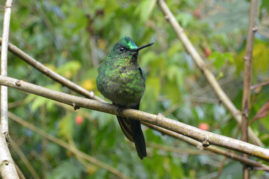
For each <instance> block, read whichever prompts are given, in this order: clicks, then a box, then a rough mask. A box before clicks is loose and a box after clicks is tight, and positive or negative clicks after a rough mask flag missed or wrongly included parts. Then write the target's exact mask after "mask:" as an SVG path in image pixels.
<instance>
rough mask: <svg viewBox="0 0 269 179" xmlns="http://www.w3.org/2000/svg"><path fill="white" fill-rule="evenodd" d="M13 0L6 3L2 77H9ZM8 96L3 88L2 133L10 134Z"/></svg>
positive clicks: (3, 87) (2, 87) (2, 47)
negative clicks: (8, 56)
mask: <svg viewBox="0 0 269 179" xmlns="http://www.w3.org/2000/svg"><path fill="white" fill-rule="evenodd" d="M11 6H12V0H7V1H6V6H5V14H4V22H3V34H2V37H3V44H2V46H1V75H2V76H7V55H8V39H9V25H10V16H11ZM7 103H8V95H7V87H5V86H1V128H2V132H3V133H4V134H5V133H8V118H7V111H8V109H7V108H8V107H7V106H8V105H7Z"/></svg>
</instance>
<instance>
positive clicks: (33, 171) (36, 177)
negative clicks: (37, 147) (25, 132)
mask: <svg viewBox="0 0 269 179" xmlns="http://www.w3.org/2000/svg"><path fill="white" fill-rule="evenodd" d="M7 140H8V142H9V143H10V145H11V147H12V149H13V150H14V152H15V153H16V154H17V155H18V156H19V157H20V159H21V160H22V162H23V163H24V164H25V166H26V168H27V169H28V170H29V171H30V173H31V175H32V177H33V178H34V179H39V178H40V177H39V176H38V174H37V172H36V171H35V169H34V168H33V166H32V165H31V163H30V162H29V160H28V159H27V157H26V156H25V155H24V153H23V152H22V151H21V150H20V148H19V146H18V145H17V144H16V142H15V141H13V139H12V138H11V137H10V136H8V137H7Z"/></svg>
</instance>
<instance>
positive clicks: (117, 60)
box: [96, 37, 153, 159]
mask: <svg viewBox="0 0 269 179" xmlns="http://www.w3.org/2000/svg"><path fill="white" fill-rule="evenodd" d="M152 44H153V43H150V44H147V45H144V46H141V47H137V46H136V44H135V43H134V41H132V39H131V38H130V37H123V38H121V39H120V41H119V42H117V43H116V44H115V45H114V46H113V49H112V50H111V51H110V53H109V55H108V56H107V57H106V58H105V60H104V61H103V63H102V64H101V65H100V66H99V68H98V76H97V79H96V83H97V88H98V90H99V91H100V92H101V93H102V94H103V95H104V96H105V97H106V98H108V99H110V100H111V101H112V103H113V104H114V105H117V106H119V107H120V108H132V109H139V104H140V100H141V98H142V96H143V94H144V90H145V76H144V74H143V71H142V69H141V68H140V67H139V65H138V62H137V57H138V53H139V51H140V50H141V49H143V48H145V47H148V46H151V45H152ZM117 118H118V121H119V124H120V127H121V129H122V131H123V133H124V134H125V136H126V137H127V138H128V139H129V140H130V141H132V142H134V144H135V147H136V151H137V153H138V156H139V157H140V158H141V159H143V157H146V156H147V152H146V144H145V139H144V135H143V132H142V130H141V124H140V121H137V120H134V119H129V118H123V117H120V116H117Z"/></svg>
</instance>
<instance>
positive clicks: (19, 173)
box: [15, 163, 25, 179]
mask: <svg viewBox="0 0 269 179" xmlns="http://www.w3.org/2000/svg"><path fill="white" fill-rule="evenodd" d="M15 167H16V171H17V173H18V175H19V178H20V179H25V176H24V175H23V173H22V171H21V169H20V168H19V166H18V165H17V164H16V163H15Z"/></svg>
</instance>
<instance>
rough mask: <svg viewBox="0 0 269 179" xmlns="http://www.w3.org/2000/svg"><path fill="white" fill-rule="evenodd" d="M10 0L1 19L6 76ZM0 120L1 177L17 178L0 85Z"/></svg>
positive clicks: (4, 90) (4, 89) (5, 97)
mask: <svg viewBox="0 0 269 179" xmlns="http://www.w3.org/2000/svg"><path fill="white" fill-rule="evenodd" d="M11 6H12V0H7V1H6V4H5V13H4V21H3V34H2V37H3V44H2V45H1V75H3V76H7V54H8V39H9V25H10V16H11ZM0 90H1V101H0V105H1V110H0V111H1V121H0V173H1V176H2V178H3V179H6V178H12V179H13V178H14V179H17V178H19V176H18V173H17V171H16V167H15V164H14V162H13V159H12V157H11V155H10V151H9V149H8V146H7V143H6V139H5V135H8V118H7V111H8V94H7V87H5V86H1V89H0Z"/></svg>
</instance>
